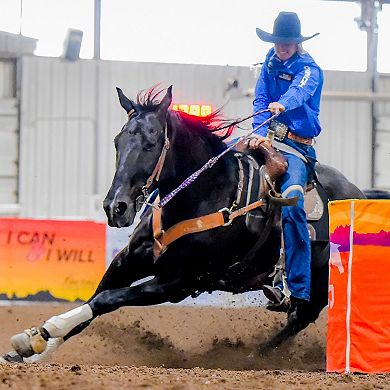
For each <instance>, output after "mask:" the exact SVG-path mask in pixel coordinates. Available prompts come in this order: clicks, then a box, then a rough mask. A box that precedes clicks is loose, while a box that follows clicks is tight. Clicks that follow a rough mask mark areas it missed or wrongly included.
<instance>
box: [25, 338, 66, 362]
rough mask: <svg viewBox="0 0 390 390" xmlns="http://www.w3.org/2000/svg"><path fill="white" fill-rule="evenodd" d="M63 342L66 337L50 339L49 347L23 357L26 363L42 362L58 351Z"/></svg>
mask: <svg viewBox="0 0 390 390" xmlns="http://www.w3.org/2000/svg"><path fill="white" fill-rule="evenodd" d="M63 342H64V339H63V338H61V337H57V338H55V339H49V341H48V342H47V347H46V349H45V350H44V351H43V352H42V353H35V354H34V355H32V356H30V357H28V358H23V361H24V362H25V363H37V362H42V361H43V360H48V359H50V358H51V357H52V355H53V353H54V352H55V351H57V349H58V348H59V346H60V345H61V344H62V343H63Z"/></svg>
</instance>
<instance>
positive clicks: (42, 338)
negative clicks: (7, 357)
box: [10, 327, 48, 358]
mask: <svg viewBox="0 0 390 390" xmlns="http://www.w3.org/2000/svg"><path fill="white" fill-rule="evenodd" d="M47 340H48V337H47V335H46V334H45V332H44V331H43V330H42V329H41V328H35V327H33V328H30V329H26V330H25V331H24V332H23V333H18V334H16V335H14V336H12V337H11V339H10V341H11V345H12V347H13V348H14V350H15V351H16V352H17V353H18V354H19V355H20V356H22V357H25V358H27V357H30V356H32V355H34V354H36V353H38V354H39V353H42V352H43V351H44V350H45V349H46V346H47Z"/></svg>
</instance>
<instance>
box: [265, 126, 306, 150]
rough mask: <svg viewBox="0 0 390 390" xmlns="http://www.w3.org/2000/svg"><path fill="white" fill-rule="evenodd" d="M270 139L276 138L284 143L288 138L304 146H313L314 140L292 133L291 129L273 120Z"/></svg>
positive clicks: (270, 127)
mask: <svg viewBox="0 0 390 390" xmlns="http://www.w3.org/2000/svg"><path fill="white" fill-rule="evenodd" d="M268 137H269V138H271V139H272V138H275V139H276V140H277V141H283V140H284V139H285V138H286V137H287V138H288V139H291V140H292V141H295V142H299V143H301V144H304V145H309V146H310V145H312V144H313V138H304V137H300V136H299V135H296V134H294V133H293V132H291V129H290V128H289V127H288V126H286V125H285V124H284V123H281V122H278V121H276V120H272V121H271V123H270V125H269V135H268Z"/></svg>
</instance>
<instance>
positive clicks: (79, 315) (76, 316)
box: [43, 304, 93, 338]
mask: <svg viewBox="0 0 390 390" xmlns="http://www.w3.org/2000/svg"><path fill="white" fill-rule="evenodd" d="M92 317H93V314H92V310H91V307H90V306H89V305H88V304H85V305H82V306H79V307H76V308H75V309H73V310H70V311H67V312H66V313H63V314H60V315H58V316H54V317H51V318H50V319H48V320H47V321H46V322H45V323H44V325H43V327H44V328H45V329H46V330H47V331H48V332H49V335H50V337H53V338H55V337H65V336H66V335H67V334H68V333H69V332H70V331H71V330H72V329H74V328H75V327H76V326H77V325H80V324H81V323H83V322H85V321H88V320H90V319H92Z"/></svg>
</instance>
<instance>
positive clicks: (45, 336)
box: [3, 277, 188, 362]
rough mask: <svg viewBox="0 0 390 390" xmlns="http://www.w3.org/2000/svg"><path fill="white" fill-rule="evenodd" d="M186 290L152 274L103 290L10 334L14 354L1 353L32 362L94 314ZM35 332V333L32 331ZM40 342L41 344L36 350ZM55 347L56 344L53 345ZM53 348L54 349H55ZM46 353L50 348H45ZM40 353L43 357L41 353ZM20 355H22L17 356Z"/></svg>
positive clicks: (156, 301)
mask: <svg viewBox="0 0 390 390" xmlns="http://www.w3.org/2000/svg"><path fill="white" fill-rule="evenodd" d="M187 295H188V293H186V290H185V289H184V288H183V286H182V285H181V283H179V282H176V281H173V280H171V279H169V280H164V279H163V278H161V277H154V278H153V279H152V280H149V281H146V282H144V283H141V284H139V285H137V286H134V287H122V288H118V289H112V290H104V291H102V292H100V293H98V294H96V295H95V296H94V297H93V298H92V299H91V300H90V301H89V302H88V303H86V304H84V305H82V306H79V307H77V308H75V309H73V310H70V311H68V312H66V313H63V314H60V315H58V316H54V317H51V318H50V319H49V320H47V321H46V322H45V323H44V324H43V326H42V327H41V328H39V329H36V328H31V329H29V330H28V331H27V333H26V332H24V333H20V334H18V335H15V336H13V338H12V343H13V347H14V348H15V351H16V353H17V356H12V355H9V356H8V357H7V356H4V357H3V359H5V360H9V361H19V362H21V361H24V362H36V361H40V360H42V359H40V358H39V355H40V354H41V352H44V351H46V349H47V348H46V347H47V345H49V346H50V345H51V344H50V342H55V341H57V340H64V339H67V338H69V337H70V336H71V335H72V336H73V335H75V334H77V333H79V332H80V331H81V330H82V329H84V328H85V324H87V325H88V324H89V323H90V322H91V321H92V320H93V319H95V318H96V317H97V316H99V315H102V314H105V313H109V312H111V311H114V310H116V309H118V308H120V307H122V306H145V305H156V304H160V303H164V302H168V301H179V300H182V299H184V298H185V297H186V296H187ZM34 332H35V333H34ZM43 344H47V345H45V348H44V349H43V350H40V348H41V347H42V345H43ZM55 347H56V348H58V345H56V346H55ZM56 348H55V349H56ZM48 352H50V354H51V353H52V352H53V351H48ZM44 357H46V356H45V355H44ZM21 358H22V359H21Z"/></svg>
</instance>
